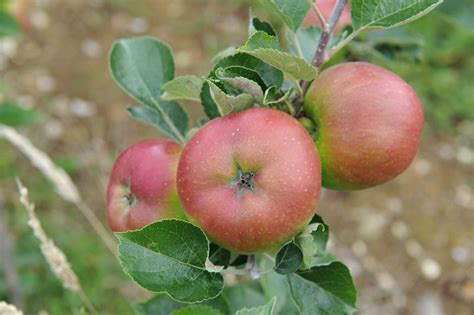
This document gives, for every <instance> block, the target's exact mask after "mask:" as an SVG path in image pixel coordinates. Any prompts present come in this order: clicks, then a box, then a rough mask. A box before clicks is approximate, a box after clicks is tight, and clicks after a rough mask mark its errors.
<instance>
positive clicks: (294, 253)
mask: <svg viewBox="0 0 474 315" xmlns="http://www.w3.org/2000/svg"><path fill="white" fill-rule="evenodd" d="M302 262H303V253H302V252H301V249H300V248H299V247H298V246H297V245H296V244H295V243H293V242H290V243H288V244H286V245H285V246H283V247H282V248H281V249H280V251H279V252H278V254H277V256H276V262H275V267H274V269H275V271H276V272H278V273H279V274H282V275H288V274H290V273H293V272H295V271H296V270H298V269H299V267H300V266H301V263H302Z"/></svg>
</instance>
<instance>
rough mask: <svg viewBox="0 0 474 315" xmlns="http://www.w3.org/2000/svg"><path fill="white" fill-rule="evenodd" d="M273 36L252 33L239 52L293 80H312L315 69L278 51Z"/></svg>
mask: <svg viewBox="0 0 474 315" xmlns="http://www.w3.org/2000/svg"><path fill="white" fill-rule="evenodd" d="M280 49H281V48H280V44H279V43H278V39H277V38H276V37H275V36H271V35H268V34H267V33H265V32H261V31H259V32H256V33H254V34H253V35H252V36H251V37H250V38H249V39H248V41H247V43H246V44H245V46H243V47H241V48H239V51H242V52H246V53H248V54H250V55H252V56H254V57H256V58H258V59H260V60H262V61H264V62H266V63H268V64H270V65H272V66H273V67H275V68H277V69H279V70H281V71H282V72H283V73H285V74H287V75H289V76H291V77H292V78H293V79H295V80H308V81H309V80H313V79H314V78H316V75H317V73H318V71H317V69H316V68H315V67H314V66H312V65H310V64H309V63H308V62H306V61H305V60H304V59H303V58H301V57H298V56H294V55H291V54H289V53H286V52H283V51H281V50H280Z"/></svg>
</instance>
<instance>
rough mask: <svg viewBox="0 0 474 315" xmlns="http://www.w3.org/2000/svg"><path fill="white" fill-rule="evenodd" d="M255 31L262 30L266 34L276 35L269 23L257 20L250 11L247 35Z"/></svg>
mask: <svg viewBox="0 0 474 315" xmlns="http://www.w3.org/2000/svg"><path fill="white" fill-rule="evenodd" d="M257 31H262V32H265V33H267V34H268V35H272V36H276V32H275V30H274V29H273V26H272V25H271V24H270V23H268V22H265V21H261V20H259V19H258V18H256V17H254V16H253V14H252V13H251V14H250V20H249V36H251V35H252V34H253V33H255V32H257Z"/></svg>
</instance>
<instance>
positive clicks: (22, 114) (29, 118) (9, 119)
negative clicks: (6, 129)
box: [0, 101, 43, 127]
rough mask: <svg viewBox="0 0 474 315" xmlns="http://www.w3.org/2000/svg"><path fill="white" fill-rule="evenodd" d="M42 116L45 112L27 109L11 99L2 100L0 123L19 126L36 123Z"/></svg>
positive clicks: (0, 104)
mask: <svg viewBox="0 0 474 315" xmlns="http://www.w3.org/2000/svg"><path fill="white" fill-rule="evenodd" d="M42 118H43V114H42V113H41V112H39V111H37V110H34V109H26V108H24V107H23V106H21V105H19V104H17V103H15V102H11V101H5V102H0V124H4V125H8V126H12V127H19V126H23V125H30V124H33V123H36V122H38V121H40V120H41V119H42Z"/></svg>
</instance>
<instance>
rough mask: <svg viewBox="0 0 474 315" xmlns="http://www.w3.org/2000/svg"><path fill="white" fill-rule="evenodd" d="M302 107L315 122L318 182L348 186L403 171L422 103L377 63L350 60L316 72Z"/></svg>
mask: <svg viewBox="0 0 474 315" xmlns="http://www.w3.org/2000/svg"><path fill="white" fill-rule="evenodd" d="M304 111H305V113H306V115H308V116H309V117H310V118H311V119H312V120H313V121H314V122H315V123H316V126H317V133H316V145H317V148H318V150H319V153H320V156H321V161H322V167H323V186H325V187H327V188H332V189H337V190H353V189H362V188H367V187H371V186H375V185H378V184H381V183H384V182H386V181H389V180H391V179H392V178H394V177H396V176H397V175H399V174H400V173H402V172H403V171H404V170H405V169H406V168H407V167H408V166H409V165H410V163H411V161H412V160H413V158H414V157H415V154H416V150H417V148H418V144H419V142H420V137H421V132H422V129H423V108H422V104H421V102H420V99H419V98H418V96H417V95H416V94H415V91H414V90H413V89H412V88H411V87H410V86H409V85H408V83H406V82H405V81H404V80H403V79H401V78H400V77H399V76H397V75H396V74H394V73H392V72H390V71H388V70H385V69H383V68H381V67H378V66H375V65H372V64H369V63H365V62H350V63H344V64H340V65H337V66H334V67H331V68H329V69H327V70H325V71H323V72H322V73H321V75H320V76H319V77H318V78H317V79H316V80H314V81H313V83H312V84H311V85H310V88H309V89H308V92H307V94H306V96H305V101H304Z"/></svg>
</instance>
